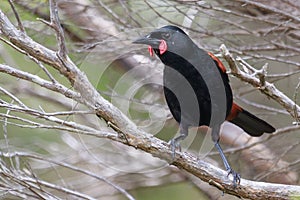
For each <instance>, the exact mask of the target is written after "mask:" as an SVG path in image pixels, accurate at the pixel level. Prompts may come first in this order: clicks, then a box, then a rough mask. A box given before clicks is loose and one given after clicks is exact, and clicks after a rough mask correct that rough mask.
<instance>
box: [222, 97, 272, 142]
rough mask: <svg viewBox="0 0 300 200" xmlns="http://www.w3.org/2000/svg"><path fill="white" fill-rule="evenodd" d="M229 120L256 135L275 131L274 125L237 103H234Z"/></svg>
mask: <svg viewBox="0 0 300 200" xmlns="http://www.w3.org/2000/svg"><path fill="white" fill-rule="evenodd" d="M227 120H228V121H230V122H232V123H234V124H235V125H237V126H239V127H241V128H242V129H243V130H244V131H245V132H246V133H248V134H249V135H251V136H254V137H258V136H261V135H262V134H263V133H273V132H274V131H275V128H274V127H273V126H271V125H270V124H268V123H267V122H265V121H264V120H262V119H260V118H258V117H256V116H255V115H253V114H251V113H250V112H248V111H247V110H244V109H242V108H241V107H239V106H238V105H237V104H235V103H233V105H232V109H231V112H230V114H229V116H228V117H227Z"/></svg>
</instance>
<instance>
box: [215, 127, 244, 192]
mask: <svg viewBox="0 0 300 200" xmlns="http://www.w3.org/2000/svg"><path fill="white" fill-rule="evenodd" d="M215 130H216V129H215ZM219 130H220V128H218V129H217V131H218V132H217V133H216V132H214V129H213V130H212V138H213V141H214V143H215V147H216V148H217V150H218V151H219V154H220V156H221V158H222V161H223V163H224V166H225V169H226V171H227V172H228V174H227V177H228V176H229V175H230V174H231V175H232V176H233V186H234V187H236V185H237V184H240V182H241V175H240V174H238V173H237V172H235V171H234V170H233V169H232V168H231V167H230V165H229V163H228V161H227V159H226V156H225V154H224V152H223V150H222V148H221V146H220V144H219ZM216 134H217V136H216Z"/></svg>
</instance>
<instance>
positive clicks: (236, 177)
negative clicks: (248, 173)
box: [227, 168, 241, 187]
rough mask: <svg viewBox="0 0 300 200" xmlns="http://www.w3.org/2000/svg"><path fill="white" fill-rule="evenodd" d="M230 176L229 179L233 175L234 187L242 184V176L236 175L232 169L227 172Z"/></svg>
mask: <svg viewBox="0 0 300 200" xmlns="http://www.w3.org/2000/svg"><path fill="white" fill-rule="evenodd" d="M227 172H228V174H227V177H228V176H229V175H230V174H231V175H232V176H233V180H232V183H233V186H234V187H236V186H237V185H239V184H240V183H241V175H240V174H239V173H236V172H235V171H233V170H232V169H231V168H230V169H229V170H227Z"/></svg>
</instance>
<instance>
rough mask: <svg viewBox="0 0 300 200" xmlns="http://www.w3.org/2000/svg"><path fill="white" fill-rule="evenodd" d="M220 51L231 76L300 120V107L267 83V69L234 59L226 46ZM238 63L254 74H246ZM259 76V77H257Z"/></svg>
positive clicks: (222, 46)
mask: <svg viewBox="0 0 300 200" xmlns="http://www.w3.org/2000/svg"><path fill="white" fill-rule="evenodd" d="M220 51H221V53H222V55H223V57H224V59H225V60H226V61H227V63H228V64H229V67H230V69H231V74H232V75H234V76H236V77H238V78H239V79H241V80H242V81H244V82H246V83H249V84H251V85H252V86H254V87H255V88H258V89H259V90H260V91H261V92H262V93H264V94H265V95H267V96H268V97H270V98H272V99H273V100H275V101H276V102H277V103H279V104H280V105H281V106H282V107H284V108H285V109H286V110H287V111H288V112H289V113H290V115H291V116H292V117H293V118H294V119H296V121H299V120H300V107H299V105H297V104H296V103H295V102H294V101H293V100H291V99H290V98H289V97H287V96H286V95H285V94H283V93H282V92H281V91H279V90H278V89H277V88H276V87H275V86H274V84H271V83H269V82H267V81H265V79H264V77H265V69H264V68H263V69H262V70H257V69H255V68H254V67H251V66H250V65H249V64H248V63H246V61H244V60H243V59H241V58H237V59H234V58H233V56H232V55H231V53H230V52H229V51H228V49H227V48H226V46H225V45H224V44H223V45H221V47H220ZM237 62H238V63H239V64H240V65H241V66H244V67H246V68H250V69H251V71H253V73H252V74H249V73H246V72H244V71H242V70H241V69H240V68H239V66H238V65H237ZM256 76H258V77H256Z"/></svg>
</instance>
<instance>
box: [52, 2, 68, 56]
mask: <svg viewBox="0 0 300 200" xmlns="http://www.w3.org/2000/svg"><path fill="white" fill-rule="evenodd" d="M49 7H50V20H51V27H52V28H53V29H54V30H55V32H56V38H57V41H58V55H59V57H60V58H61V59H63V60H65V59H66V58H67V54H68V52H67V47H66V44H65V36H64V30H63V29H62V27H61V25H60V21H59V17H58V10H57V2H56V0H49Z"/></svg>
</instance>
